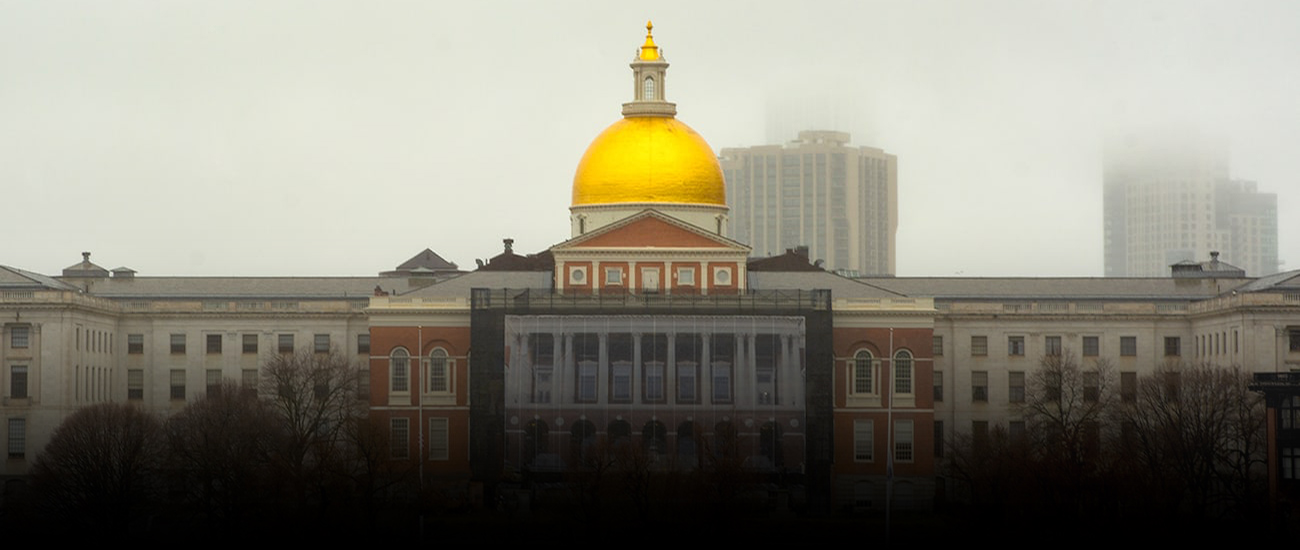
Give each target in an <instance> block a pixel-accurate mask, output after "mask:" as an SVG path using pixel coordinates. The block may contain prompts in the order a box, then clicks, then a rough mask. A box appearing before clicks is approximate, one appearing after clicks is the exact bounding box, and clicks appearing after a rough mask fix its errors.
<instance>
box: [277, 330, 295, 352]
mask: <svg viewBox="0 0 1300 550" xmlns="http://www.w3.org/2000/svg"><path fill="white" fill-rule="evenodd" d="M277 342H278V346H277V347H276V349H278V350H279V351H280V353H293V335H292V334H281V335H279V336H278V337H277Z"/></svg>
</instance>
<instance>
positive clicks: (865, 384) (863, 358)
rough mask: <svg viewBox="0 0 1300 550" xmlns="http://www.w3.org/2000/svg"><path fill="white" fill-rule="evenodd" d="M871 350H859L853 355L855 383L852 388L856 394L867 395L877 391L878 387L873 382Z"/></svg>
mask: <svg viewBox="0 0 1300 550" xmlns="http://www.w3.org/2000/svg"><path fill="white" fill-rule="evenodd" d="M871 363H872V360H871V352H869V351H867V350H865V349H864V350H859V351H858V353H856V354H854V356H853V377H852V380H853V384H852V386H851V387H852V390H853V392H852V393H853V394H854V395H865V394H871V393H875V390H876V387H875V385H874V384H872V374H873V372H872V371H873V370H874V369H873V367H872V364H871Z"/></svg>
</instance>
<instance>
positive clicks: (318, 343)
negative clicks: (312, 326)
mask: <svg viewBox="0 0 1300 550" xmlns="http://www.w3.org/2000/svg"><path fill="white" fill-rule="evenodd" d="M312 351H314V352H316V353H329V352H330V335H328V334H317V335H315V336H314V337H313V338H312Z"/></svg>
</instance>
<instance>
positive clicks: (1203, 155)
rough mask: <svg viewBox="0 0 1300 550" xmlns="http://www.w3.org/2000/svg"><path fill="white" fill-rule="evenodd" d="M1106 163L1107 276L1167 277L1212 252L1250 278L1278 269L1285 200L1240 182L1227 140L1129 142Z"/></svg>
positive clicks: (1115, 145)
mask: <svg viewBox="0 0 1300 550" xmlns="http://www.w3.org/2000/svg"><path fill="white" fill-rule="evenodd" d="M1105 163H1106V168H1105V174H1104V176H1103V178H1104V191H1103V192H1104V203H1105V206H1104V209H1105V213H1104V216H1105V221H1104V223H1105V255H1106V276H1107V277H1164V276H1168V275H1169V265H1170V264H1173V263H1176V262H1179V261H1183V260H1196V261H1201V260H1205V259H1206V258H1208V257H1209V255H1210V252H1212V251H1218V252H1219V253H1220V254H1219V257H1220V258H1221V259H1222V260H1223V261H1225V262H1228V263H1230V264H1233V265H1236V266H1238V267H1241V268H1242V269H1245V270H1246V274H1247V275H1250V276H1254V277H1258V276H1262V275H1268V274H1271V273H1276V272H1277V269H1278V258H1277V195H1275V194H1272V193H1259V192H1258V189H1257V187H1256V184H1255V182H1247V181H1237V180H1232V179H1231V178H1230V175H1229V171H1228V150H1227V147H1226V145H1225V144H1224V143H1222V142H1220V141H1215V140H1207V139H1202V138H1196V137H1188V136H1183V137H1180V138H1177V139H1165V140H1155V141H1151V140H1145V141H1144V140H1142V139H1137V138H1132V137H1129V138H1126V139H1122V140H1118V141H1114V142H1112V143H1109V144H1108V146H1107V148H1106V159H1105Z"/></svg>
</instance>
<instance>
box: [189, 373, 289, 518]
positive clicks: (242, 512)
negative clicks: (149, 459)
mask: <svg viewBox="0 0 1300 550" xmlns="http://www.w3.org/2000/svg"><path fill="white" fill-rule="evenodd" d="M282 442H283V432H282V431H281V430H280V426H279V425H278V423H276V422H275V419H274V415H273V413H272V412H271V410H270V409H269V408H268V407H267V406H266V404H265V403H264V402H262V401H261V400H259V399H258V398H257V395H256V394H254V393H252V392H249V391H245V389H244V388H241V387H239V386H237V385H235V384H234V383H230V382H227V383H226V384H224V385H222V387H221V389H220V391H217V392H215V393H212V394H210V395H208V396H206V397H204V398H202V399H200V400H198V401H195V402H193V403H190V404H189V405H188V406H186V407H185V409H184V410H182V411H181V412H180V413H178V414H176V415H175V416H173V417H172V418H171V419H170V420H168V422H167V443H168V450H169V453H168V462H169V465H170V470H171V471H172V473H173V474H174V475H175V476H176V485H175V488H177V489H181V490H183V498H184V501H186V502H187V503H189V504H191V505H193V506H195V507H196V508H197V510H195V511H196V512H198V513H199V514H200V515H202V516H204V517H206V518H207V520H208V522H209V524H210V525H211V526H212V527H213V528H214V530H215V531H217V532H222V531H227V530H230V529H239V528H243V527H245V526H244V525H243V523H244V522H245V521H249V520H255V519H256V518H259V517H261V515H262V513H263V512H265V511H267V510H269V509H270V506H271V505H272V504H274V502H275V497H274V484H273V476H272V471H271V465H272V457H273V455H274V454H275V452H276V451H277V450H278V449H279V448H281V447H282Z"/></svg>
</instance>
